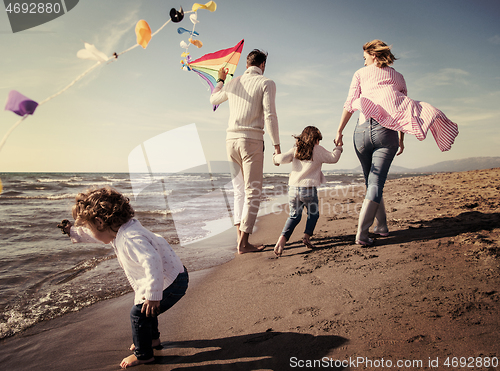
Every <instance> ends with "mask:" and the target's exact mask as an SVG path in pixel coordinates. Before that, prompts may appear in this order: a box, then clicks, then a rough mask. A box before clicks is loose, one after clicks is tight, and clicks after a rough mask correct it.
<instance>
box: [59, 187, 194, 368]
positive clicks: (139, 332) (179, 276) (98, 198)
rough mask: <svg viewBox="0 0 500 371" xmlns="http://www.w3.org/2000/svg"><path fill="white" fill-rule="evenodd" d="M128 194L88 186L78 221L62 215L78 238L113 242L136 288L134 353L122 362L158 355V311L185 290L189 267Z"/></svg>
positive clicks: (76, 215)
mask: <svg viewBox="0 0 500 371" xmlns="http://www.w3.org/2000/svg"><path fill="white" fill-rule="evenodd" d="M133 216H134V210H133V209H132V207H131V206H130V204H129V199H128V198H126V197H124V196H123V195H122V194H120V193H119V192H117V191H116V190H114V189H112V188H101V189H96V190H87V191H86V192H84V193H80V194H78V196H76V200H75V205H73V218H74V219H75V225H76V227H74V226H72V225H71V223H70V222H68V221H63V223H62V224H61V225H59V227H60V228H62V229H63V232H65V233H67V234H68V235H69V236H70V238H71V240H72V241H73V242H102V243H105V244H110V245H111V246H112V247H113V249H114V250H115V253H116V256H117V258H118V261H119V263H120V265H121V267H122V268H123V270H124V271H125V274H126V276H127V278H128V280H129V282H130V284H131V286H132V288H133V289H134V291H135V301H134V306H133V307H132V310H131V312H130V321H131V323H132V339H133V342H134V343H133V344H132V346H131V347H130V350H133V351H134V354H132V355H130V356H128V357H126V358H124V359H123V361H122V362H121V364H120V366H121V367H122V368H126V367H131V366H136V365H139V364H143V363H150V362H153V361H154V357H153V347H155V348H156V347H159V346H161V342H160V333H159V331H158V318H157V316H158V315H159V314H161V313H163V312H165V311H166V310H167V309H169V308H171V307H172V306H173V305H174V304H175V303H177V301H179V299H180V298H182V297H183V296H184V294H185V293H186V290H187V287H188V282H189V277H188V273H187V270H186V268H185V267H184V266H183V265H182V263H181V261H180V259H179V258H178V257H177V255H176V254H175V252H174V251H173V250H172V248H171V247H170V245H169V244H168V242H167V241H166V240H165V239H164V238H162V237H161V236H159V235H156V234H154V233H152V232H150V231H148V230H147V229H145V228H144V227H143V226H142V225H141V223H139V221H138V220H136V219H133Z"/></svg>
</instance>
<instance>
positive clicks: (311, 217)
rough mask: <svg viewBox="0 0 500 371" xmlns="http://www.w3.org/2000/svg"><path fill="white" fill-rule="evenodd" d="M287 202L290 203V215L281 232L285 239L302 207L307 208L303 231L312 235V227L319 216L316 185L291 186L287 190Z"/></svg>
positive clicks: (298, 218)
mask: <svg viewBox="0 0 500 371" xmlns="http://www.w3.org/2000/svg"><path fill="white" fill-rule="evenodd" d="M288 204H289V205H290V216H289V217H288V219H287V221H286V223H285V227H284V228H283V231H282V232H281V235H282V236H285V238H286V240H287V241H288V240H289V239H290V236H291V235H292V233H293V230H294V229H295V227H296V226H297V224H299V222H300V219H301V218H302V209H303V208H304V207H305V208H306V209H307V223H306V229H305V231H304V233H307V234H308V235H309V236H312V235H313V233H314V227H316V222H317V221H318V218H319V207H318V191H317V189H316V187H293V186H290V188H289V190H288Z"/></svg>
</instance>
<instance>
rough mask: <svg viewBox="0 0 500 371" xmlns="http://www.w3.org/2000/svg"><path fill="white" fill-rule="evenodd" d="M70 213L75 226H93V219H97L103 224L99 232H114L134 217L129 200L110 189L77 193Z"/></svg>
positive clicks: (94, 222) (94, 221)
mask: <svg viewBox="0 0 500 371" xmlns="http://www.w3.org/2000/svg"><path fill="white" fill-rule="evenodd" d="M72 212H73V218H74V219H75V224H76V225H88V224H91V225H95V224H96V220H95V219H96V218H97V217H99V218H101V219H102V221H103V222H104V228H102V229H101V230H106V229H108V228H109V229H111V230H112V231H115V232H117V231H118V229H119V228H120V227H121V226H122V225H123V224H125V223H126V222H128V221H129V220H130V219H132V218H133V216H134V209H133V208H132V206H130V203H129V199H128V198H127V197H125V196H123V195H122V194H121V193H120V192H118V191H116V190H114V189H113V188H111V187H105V188H99V189H88V190H86V191H84V192H82V193H79V194H78V195H77V196H76V198H75V205H73V210H72Z"/></svg>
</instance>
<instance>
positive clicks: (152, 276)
mask: <svg viewBox="0 0 500 371" xmlns="http://www.w3.org/2000/svg"><path fill="white" fill-rule="evenodd" d="M70 237H71V241H73V242H75V243H76V242H100V241H98V240H96V239H95V238H94V237H93V235H92V232H91V231H90V230H89V229H87V228H83V227H71V230H70ZM111 246H113V249H114V250H115V252H116V256H117V258H118V262H119V263H120V265H121V267H122V268H123V270H124V271H125V275H126V276H127V279H128V281H129V282H130V285H131V286H132V288H133V289H134V291H135V299H134V304H136V305H137V304H140V303H143V302H144V301H145V300H154V301H158V300H161V299H162V296H163V290H165V289H166V288H167V287H168V286H170V284H171V283H172V282H174V280H175V279H176V277H177V275H178V274H179V273H182V272H183V271H184V267H183V265H182V262H181V260H180V259H179V257H178V256H177V255H176V254H175V252H174V250H173V249H172V247H171V246H170V245H169V243H168V242H167V241H166V240H165V239H164V238H163V237H161V236H159V235H157V234H154V233H153V232H151V231H149V230H147V229H146V228H144V227H143V226H142V225H141V223H140V222H139V221H138V220H136V219H131V220H129V221H128V222H127V223H125V224H123V225H122V226H121V227H120V229H119V230H118V233H117V235H116V238H115V239H114V240H113V241H112V242H111Z"/></svg>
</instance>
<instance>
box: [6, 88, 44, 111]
mask: <svg viewBox="0 0 500 371" xmlns="http://www.w3.org/2000/svg"><path fill="white" fill-rule="evenodd" d="M37 106H38V103H37V102H35V101H34V100H31V99H29V98H28V97H25V96H24V95H22V94H21V93H19V92H18V91H15V90H11V91H10V93H9V97H8V98H7V104H6V105H5V110H8V111H12V112H14V113H15V114H16V115H19V116H24V115H32V114H33V112H35V109H36V107H37Z"/></svg>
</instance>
